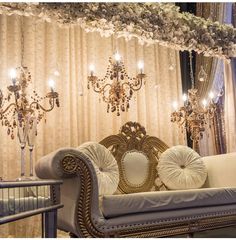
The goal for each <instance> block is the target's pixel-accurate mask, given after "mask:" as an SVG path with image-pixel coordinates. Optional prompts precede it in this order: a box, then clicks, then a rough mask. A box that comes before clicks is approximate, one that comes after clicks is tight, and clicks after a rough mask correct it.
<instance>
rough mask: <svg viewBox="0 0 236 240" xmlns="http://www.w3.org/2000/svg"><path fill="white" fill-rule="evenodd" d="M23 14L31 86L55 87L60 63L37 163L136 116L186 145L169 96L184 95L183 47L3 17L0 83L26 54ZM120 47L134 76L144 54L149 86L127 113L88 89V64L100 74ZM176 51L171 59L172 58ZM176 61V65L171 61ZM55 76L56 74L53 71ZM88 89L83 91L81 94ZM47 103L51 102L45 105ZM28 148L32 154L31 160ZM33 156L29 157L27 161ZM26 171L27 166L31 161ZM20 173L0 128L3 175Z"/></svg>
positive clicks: (22, 226)
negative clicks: (55, 102) (56, 97)
mask: <svg viewBox="0 0 236 240" xmlns="http://www.w3.org/2000/svg"><path fill="white" fill-rule="evenodd" d="M21 20H23V32H24V38H25V41H24V64H25V65H26V66H28V67H29V69H30V71H31V73H32V78H33V84H32V90H33V89H35V90H37V91H38V93H39V95H44V94H46V92H48V91H49V90H50V89H49V87H48V83H47V81H48V78H49V77H50V76H52V74H53V72H54V71H55V70H56V69H58V71H59V72H60V76H59V77H57V78H56V79H55V80H56V91H58V92H59V94H60V103H61V106H60V108H58V109H57V108H56V109H55V110H53V111H52V112H49V113H48V114H47V122H46V124H45V123H43V122H41V123H40V125H39V126H38V136H37V139H36V146H35V151H34V158H35V162H36V161H37V159H39V158H40V157H42V156H43V155H45V154H47V153H49V152H51V151H54V150H56V149H57V148H60V147H66V146H72V147H76V146H78V145H80V144H81V143H83V142H85V141H100V140H102V139H103V138H104V137H106V136H108V135H111V134H116V133H118V131H119V129H120V127H121V126H122V125H123V124H124V123H125V122H127V121H137V122H139V123H141V124H142V125H143V126H144V127H145V128H146V130H147V133H148V134H149V135H155V136H157V137H159V138H160V139H162V140H163V141H164V142H166V143H167V144H168V145H169V146H172V145H176V144H185V140H184V138H183V135H182V134H181V132H180V130H179V129H178V127H177V126H176V124H173V123H171V122H170V114H171V112H172V102H173V101H175V100H177V101H180V100H181V95H182V93H181V89H182V87H181V78H180V69H179V57H178V56H179V55H178V52H176V51H174V50H170V49H168V48H166V47H160V46H157V45H151V46H145V47H144V46H141V45H139V44H138V42H137V41H136V40H131V41H129V42H126V41H125V40H124V39H118V40H115V38H103V37H101V36H100V35H99V34H97V33H86V32H85V31H84V30H82V29H81V28H80V27H79V26H71V27H68V28H59V27H57V26H56V25H55V24H52V23H44V22H41V21H38V20H37V19H34V18H28V17H24V18H22V17H20V16H15V15H13V16H10V17H7V16H4V15H1V16H0V33H1V34H0V56H1V57H0V62H1V64H0V88H1V89H2V90H5V89H6V87H7V85H8V84H9V77H8V69H9V68H12V67H16V66H19V64H20V59H21V56H20V55H21V54H20V53H21V47H22V46H21ZM116 49H118V51H119V52H120V54H121V55H122V57H123V59H124V62H125V66H126V68H127V72H128V73H129V75H131V76H133V75H136V74H137V62H138V60H140V59H143V60H144V64H145V67H144V70H145V72H146V74H147V79H146V85H145V86H144V87H143V88H142V89H141V90H140V91H139V92H137V93H135V94H134V96H135V99H134V100H132V102H131V106H130V109H129V112H127V113H121V116H119V117H117V116H116V114H115V113H114V114H112V113H107V112H106V104H105V103H103V102H101V103H100V102H99V96H98V94H96V93H95V92H93V90H89V91H88V90H87V86H86V85H87V74H88V65H89V64H90V63H93V64H95V68H96V69H95V71H96V74H97V75H98V76H100V77H102V76H103V75H104V74H105V72H106V66H107V64H108V58H109V56H110V55H112V54H113V52H114V51H115V50H116ZM170 55H171V56H172V57H171V58H170V57H169V56H170ZM172 62H174V63H175V65H176V67H175V68H174V69H173V70H172V71H171V70H170V69H169V65H170V64H172ZM54 78H55V76H54ZM80 95H83V96H80ZM45 104H46V103H45ZM28 155H29V154H28V151H27V159H28V158H29V156H28ZM27 161H28V160H27ZM27 173H29V166H28V165H27ZM19 174H20V148H19V144H18V140H17V139H15V140H11V139H10V137H9V136H7V129H6V128H5V127H2V126H1V127H0V176H1V177H3V179H14V178H17V177H19ZM39 223H40V221H39V217H33V218H31V219H26V220H21V221H18V222H17V224H14V223H12V224H9V225H4V226H1V227H0V231H1V237H6V236H8V235H9V234H10V235H11V236H17V237H26V236H27V237H33V236H40V235H39V230H40V228H39V226H40V224H39Z"/></svg>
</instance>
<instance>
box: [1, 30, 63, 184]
mask: <svg viewBox="0 0 236 240" xmlns="http://www.w3.org/2000/svg"><path fill="white" fill-rule="evenodd" d="M21 46H22V48H21V66H20V67H17V68H15V69H11V70H10V78H11V84H10V85H9V86H8V87H7V93H6V94H3V92H2V90H1V89H0V122H1V124H2V126H5V127H6V128H7V134H8V135H9V136H10V137H11V139H14V138H15V130H16V131H17V137H18V139H19V142H20V147H21V178H20V180H21V179H23V178H24V177H25V153H24V150H25V147H26V145H27V143H28V146H29V150H30V176H33V160H32V151H33V146H34V139H35V136H36V135H37V124H38V123H39V122H40V121H41V120H42V119H43V118H44V115H45V113H46V112H50V111H51V110H53V109H54V107H55V105H56V106H57V107H59V98H58V93H57V92H55V91H54V85H55V82H54V81H53V80H50V81H49V86H50V88H51V90H50V91H49V92H48V93H47V94H46V95H45V96H44V97H41V96H40V95H39V94H38V93H37V92H36V91H35V90H33V91H32V92H31V91H30V89H29V85H30V84H31V83H32V78H31V73H30V71H29V70H28V68H27V67H26V66H23V54H24V48H23V46H24V37H23V29H22V41H21ZM4 95H5V96H4ZM44 100H48V103H49V107H48V108H46V107H44V106H43V105H42V103H41V102H42V101H44Z"/></svg>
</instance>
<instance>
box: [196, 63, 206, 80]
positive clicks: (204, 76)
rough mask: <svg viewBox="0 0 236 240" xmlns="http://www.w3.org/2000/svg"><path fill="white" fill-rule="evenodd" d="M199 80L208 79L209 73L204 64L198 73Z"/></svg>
mask: <svg viewBox="0 0 236 240" xmlns="http://www.w3.org/2000/svg"><path fill="white" fill-rule="evenodd" d="M198 80H199V81H200V82H205V81H206V80H207V73H206V72H205V70H204V68H203V66H201V69H200V71H199V73H198Z"/></svg>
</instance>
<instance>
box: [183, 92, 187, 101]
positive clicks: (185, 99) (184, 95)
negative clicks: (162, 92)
mask: <svg viewBox="0 0 236 240" xmlns="http://www.w3.org/2000/svg"><path fill="white" fill-rule="evenodd" d="M182 98H183V101H184V102H186V101H187V99H188V97H187V95H186V94H183V97H182Z"/></svg>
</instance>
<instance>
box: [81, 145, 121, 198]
mask: <svg viewBox="0 0 236 240" xmlns="http://www.w3.org/2000/svg"><path fill="white" fill-rule="evenodd" d="M78 150H79V151H81V152H82V153H84V154H85V155H86V156H87V157H88V158H89V159H90V160H91V161H92V163H93V166H94V168H95V171H96V174H97V179H98V192H99V195H108V194H113V193H114V192H115V191H116V189H117V187H118V183H119V169H118V165H117V162H116V160H115V158H114V157H113V155H112V154H111V152H110V151H109V149H107V148H106V147H104V146H103V145H101V144H99V143H96V142H86V143H83V144H82V145H80V146H79V147H78Z"/></svg>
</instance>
